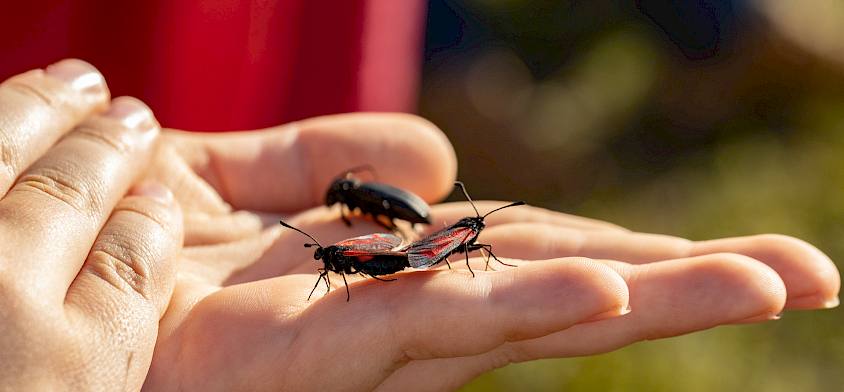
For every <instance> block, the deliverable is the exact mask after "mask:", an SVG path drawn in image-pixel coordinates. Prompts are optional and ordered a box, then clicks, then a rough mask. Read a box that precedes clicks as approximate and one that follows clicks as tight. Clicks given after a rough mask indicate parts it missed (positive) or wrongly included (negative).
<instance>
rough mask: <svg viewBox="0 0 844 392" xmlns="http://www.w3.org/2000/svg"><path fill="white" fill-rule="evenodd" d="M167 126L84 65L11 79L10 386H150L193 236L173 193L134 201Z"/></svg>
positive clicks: (1, 328) (3, 208)
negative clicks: (185, 235)
mask: <svg viewBox="0 0 844 392" xmlns="http://www.w3.org/2000/svg"><path fill="white" fill-rule="evenodd" d="M104 109H107V111H105V112H104V113H101V112H102V111H103V110H104ZM158 133H159V127H158V124H157V123H156V121H155V119H154V118H153V117H152V113H151V112H150V111H149V109H148V108H147V107H146V106H144V105H143V104H141V103H140V102H139V101H137V100H135V99H132V98H117V99H115V100H114V101H112V103H111V105H109V93H108V89H107V88H106V86H105V83H104V81H103V78H102V76H101V75H100V74H99V73H98V72H96V70H94V69H93V68H92V67H90V66H89V65H87V64H85V63H83V62H81V61H78V60H65V61H62V62H60V63H57V64H54V65H52V66H50V67H47V68H46V71H42V70H35V71H30V72H27V73H24V74H21V75H18V76H15V77H13V78H11V79H9V80H7V81H5V82H4V83H3V84H2V85H0V164H2V169H3V170H0V196H2V200H0V239H2V241H0V244H2V245H0V254H2V257H0V358H2V359H3V360H2V366H0V390H10V391H13V390H14V391H24V390H27V391H29V390H123V389H130V390H131V389H138V388H140V387H141V385H142V383H143V380H144V378H145V376H146V373H147V369H148V367H149V362H150V360H151V357H152V352H153V348H154V345H155V339H156V334H157V329H158V320H159V317H160V315H161V313H162V312H163V311H164V309H165V308H166V306H167V302H168V300H169V298H170V294H171V291H172V288H173V284H174V281H175V268H173V266H174V264H173V262H174V259H175V258H176V254H177V251H178V250H179V248H180V247H181V241H182V216H181V213H180V211H179V208H178V205H177V204H176V203H175V202H174V201H173V198H172V195H171V194H170V193H169V191H167V190H166V189H165V188H163V187H162V186H161V185H157V184H145V185H141V186H137V187H135V188H133V190H132V191H131V193H130V195H129V196H126V197H124V195H125V194H126V191H127V189H129V187H130V185H131V184H132V182H133V181H134V180H135V179H136V177H137V176H138V175H139V174H140V172H141V170H142V169H143V168H144V165H145V163H146V162H147V161H148V159H149V156H150V155H151V151H152V145H153V141H154V140H155V139H156V137H157V135H158Z"/></svg>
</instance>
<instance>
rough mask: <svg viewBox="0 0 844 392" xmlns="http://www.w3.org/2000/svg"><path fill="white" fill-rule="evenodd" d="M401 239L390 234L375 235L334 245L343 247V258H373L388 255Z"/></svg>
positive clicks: (355, 238)
mask: <svg viewBox="0 0 844 392" xmlns="http://www.w3.org/2000/svg"><path fill="white" fill-rule="evenodd" d="M401 243H402V239H401V238H399V237H397V236H394V235H392V234H386V233H376V234H370V235H364V236H360V237H354V238H349V239H347V240H343V241H340V242H338V243H336V244H334V245H336V246H339V247H343V248H345V250H343V252H342V254H343V256H373V255H379V254H389V253H390V251H391V250H393V249H395V248H396V247H398V246H399V245H401Z"/></svg>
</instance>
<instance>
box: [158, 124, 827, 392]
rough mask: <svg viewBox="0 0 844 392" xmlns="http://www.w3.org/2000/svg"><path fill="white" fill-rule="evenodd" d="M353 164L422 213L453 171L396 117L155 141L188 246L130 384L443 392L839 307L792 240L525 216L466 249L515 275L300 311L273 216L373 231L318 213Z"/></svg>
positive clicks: (413, 278) (380, 293) (505, 220)
mask: <svg viewBox="0 0 844 392" xmlns="http://www.w3.org/2000/svg"><path fill="white" fill-rule="evenodd" d="M361 164H370V165H372V166H374V167H375V168H376V169H377V171H378V175H379V180H380V181H383V182H387V183H390V184H393V185H396V186H399V187H402V188H405V189H409V190H411V191H413V192H415V193H417V194H418V195H420V196H421V197H422V198H424V199H425V200H428V201H429V202H430V201H435V200H438V199H440V198H442V197H443V196H444V195H446V194H447V193H448V192H449V191H450V190H451V184H452V181H453V180H454V177H455V172H456V161H455V157H454V152H453V150H452V148H451V146H450V145H449V143H448V141H447V140H446V139H445V137H444V136H443V135H442V133H441V132H440V131H439V130H438V129H437V128H436V127H435V126H434V125H432V124H430V123H429V122H426V121H424V120H421V119H419V118H417V117H413V116H408V115H398V114H354V115H338V116H329V117H321V118H316V119H311V120H307V121H302V122H299V123H294V124H289V125H285V126H281V127H278V128H275V129H270V130H264V131H260V132H245V133H244V132H241V133H234V134H219V135H203V134H191V133H186V132H178V131H171V132H169V133H167V134H166V136H165V140H164V143H162V146H161V148H160V150H159V151H158V155H157V159H155V161H154V164H153V165H152V167H151V168H150V173H149V175H150V176H152V177H154V178H156V179H157V180H158V181H161V182H163V183H165V184H167V185H168V186H170V187H171V188H172V189H173V191H174V193H175V195H176V198H177V200H178V201H179V202H180V204H181V205H182V207H183V209H184V213H185V245H186V247H185V250H184V251H183V260H182V262H181V265H180V269H181V272H180V274H179V280H178V283H177V287H176V290H175V292H174V295H173V299H172V301H171V303H170V306H169V308H168V310H167V312H166V314H165V315H164V317H163V319H162V320H161V323H160V332H159V338H158V342H157V344H156V348H155V355H154V359H153V363H152V367H151V369H150V374H149V376H148V378H147V381H146V384H145V387H146V388H148V389H150V390H159V389H176V388H179V389H184V390H279V389H286V390H327V389H332V390H333V389H343V390H372V389H384V390H393V389H399V388H401V389H403V390H443V389H452V388H455V387H458V386H460V385H462V384H464V383H466V382H467V381H469V380H471V379H472V378H473V377H475V376H477V375H478V374H480V373H483V372H485V371H488V370H491V369H494V368H496V367H500V366H503V365H505V364H507V363H510V362H518V361H526V360H532V359H538V358H549V357H567V356H579V355H589V354H595V353H602V352H606V351H611V350H614V349H617V348H619V347H623V346H625V345H628V344H631V343H633V342H636V341H639V340H643V339H655V338H662V337H668V336H675V335H679V334H684V333H689V332H692V331H698V330H702V329H706V328H711V327H714V326H717V325H721V324H730V323H743V322H757V321H765V320H771V319H775V318H776V317H777V315H778V314H779V313H780V312H781V311H782V310H783V309H784V308H785V309H815V308H825V307H832V306H835V305H836V304H837V295H838V289H839V276H838V272H837V271H836V269H835V267H834V265H833V264H832V263H831V262H830V260H829V259H828V258H827V257H826V256H825V255H824V254H823V253H821V252H820V251H818V250H817V249H815V248H814V247H812V246H811V245H808V244H806V243H804V242H802V241H800V240H796V239H793V238H790V237H785V236H778V235H761V236H752V237H743V238H729V239H720V240H712V241H704V242H692V241H688V240H684V239H680V238H675V237H668V236H662V235H652V234H641V233H633V232H630V231H628V230H626V229H623V228H620V227H618V226H615V225H612V224H609V223H604V222H599V221H594V220H590V219H585V218H578V217H573V216H569V215H565V214H561V213H557V212H552V211H547V210H543V209H540V208H535V207H518V208H512V209H508V210H504V211H501V212H499V213H496V214H494V215H491V216H490V217H489V218H488V219H487V223H488V228H487V229H486V230H485V231H484V233H483V234H482V235H481V238H480V241H482V242H484V243H490V244H493V246H494V248H495V252H496V255H498V256H499V257H507V258H508V259H509V260H510V261H508V262H512V263H515V264H518V265H519V266H518V267H517V268H503V267H502V268H498V269H499V271H488V272H483V271H479V268H476V269H475V271H476V274H477V276H476V277H475V278H472V276H471V275H470V274H469V273H468V271H464V270H462V267H461V265H462V263H453V265H454V267H455V270H452V271H449V270H432V271H411V272H406V273H401V274H398V276H397V277H398V280H397V281H394V282H380V281H376V280H373V279H369V280H365V279H359V278H352V279H350V286H351V297H352V298H351V301H350V302H346V293H345V291H343V290H340V291H334V290H333V291H332V292H330V293H329V294H328V295H325V296H323V297H319V295H320V294H322V293H323V291H321V289H318V290H317V291H316V293H315V294H314V298H312V299H311V300H310V301H307V296H308V292H309V291H310V290H311V288H312V287H313V285H314V283H315V282H316V279H317V267H318V266H320V264H317V263H315V262H314V260H313V258H312V250H308V249H306V248H304V247H302V244H303V243H304V242H306V239H305V238H304V237H302V236H301V235H300V234H298V233H295V232H293V231H290V230H285V229H283V228H282V227H281V226H279V225H278V224H277V221H278V219H279V218H282V219H285V220H286V221H288V222H289V223H291V224H293V225H296V226H298V227H300V228H302V229H303V230H305V231H307V232H309V233H311V234H312V235H314V236H315V237H316V238H317V239H319V240H320V241H321V242H322V243H323V244H330V243H333V242H336V241H338V240H341V239H344V238H348V237H352V236H354V235H361V234H368V233H371V232H375V231H380V228H379V227H378V226H375V225H373V224H371V223H369V222H366V221H362V220H356V221H354V226H353V227H351V228H348V227H346V226H345V225H344V224H343V223H342V222H341V221H340V220H339V212H338V211H337V210H336V209H333V210H332V209H327V208H325V207H319V205H320V204H321V200H322V197H323V192H324V190H325V189H326V186H327V184H328V183H329V182H330V181H331V179H332V178H334V177H335V176H336V175H337V174H338V173H341V172H343V170H345V169H347V168H349V167H353V166H357V165H361ZM470 187H471V184H470ZM500 205H502V202H480V203H478V208H479V209H480V210H481V212H483V211H488V210H490V209H492V208H493V207H497V206H500ZM472 214H473V212H472V209H471V208H470V207H469V206H468V205H466V204H464V203H449V204H441V205H436V206H434V207H433V210H432V215H433V219H434V222H437V225H436V226H437V227H439V224H440V223H441V222H448V223H450V222H454V221H455V220H457V219H459V218H461V217H463V216H467V215H472ZM475 263H477V264H476V265H477V266H479V267H480V266H482V264H481V263H482V261H481V260H476V261H475ZM332 283H339V284H341V285H342V280H339V279H334V280H333V281H332Z"/></svg>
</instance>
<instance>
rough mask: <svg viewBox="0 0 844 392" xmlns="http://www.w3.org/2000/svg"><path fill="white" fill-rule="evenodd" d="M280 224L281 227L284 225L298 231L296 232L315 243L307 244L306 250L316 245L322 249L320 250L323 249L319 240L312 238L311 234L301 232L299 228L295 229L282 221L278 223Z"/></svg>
mask: <svg viewBox="0 0 844 392" xmlns="http://www.w3.org/2000/svg"><path fill="white" fill-rule="evenodd" d="M278 223H281V225H282V226H284V227H286V228H288V229H293V230H296V231H298V232H300V233H302V234H304V235H306V236H307V237H308V238H310V239H312V240H314V243H313V244H305V247H306V248H310V247H312V246H314V245H316V246H318V247H320V248H322V247H323V246H322V245H320V243H319V241H317V240H316V238H314V237H312V236H311V235H310V234H308V233H305V232H304V231H302V230H299V229H297V228H295V227H293V226H290V225H288V224H287V223H284V221H281V220H280V221H278Z"/></svg>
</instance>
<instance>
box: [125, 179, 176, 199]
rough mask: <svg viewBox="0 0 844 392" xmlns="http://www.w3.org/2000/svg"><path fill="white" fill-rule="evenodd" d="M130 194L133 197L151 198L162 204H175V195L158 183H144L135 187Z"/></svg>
mask: <svg viewBox="0 0 844 392" xmlns="http://www.w3.org/2000/svg"><path fill="white" fill-rule="evenodd" d="M129 194H130V195H133V196H145V197H150V198H153V199H155V200H156V201H158V202H159V203H162V204H170V203H172V202H173V193H172V192H170V190H169V189H167V187H165V186H164V185H161V184H160V183H158V182H156V181H144V182H142V183H140V184H138V185H135V186H134V187H133V188H132V190H131V191H130V192H129Z"/></svg>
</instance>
